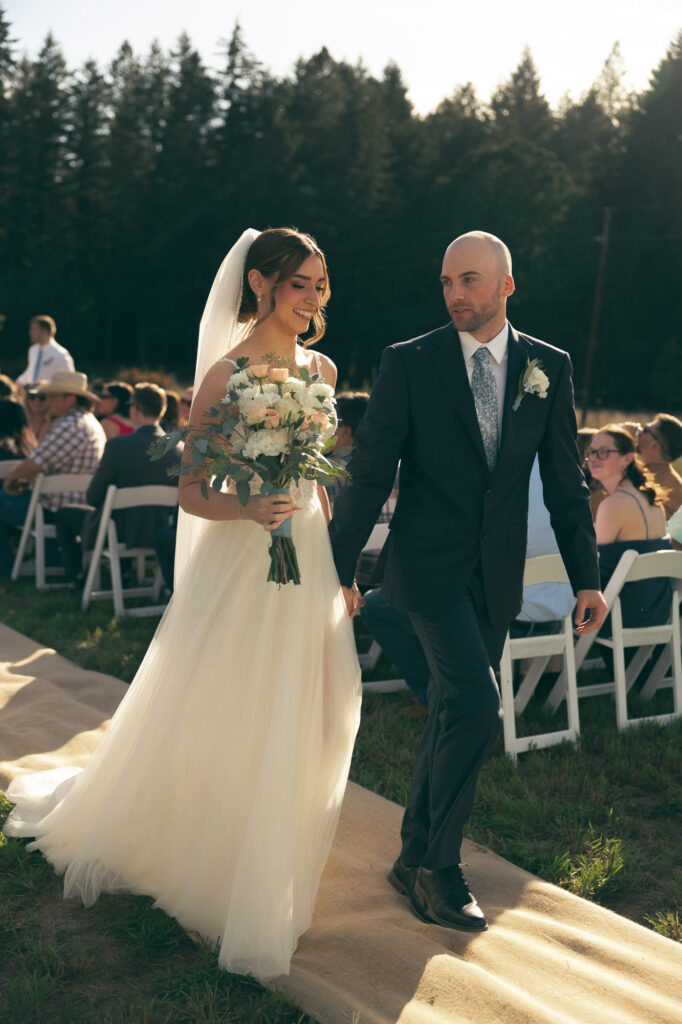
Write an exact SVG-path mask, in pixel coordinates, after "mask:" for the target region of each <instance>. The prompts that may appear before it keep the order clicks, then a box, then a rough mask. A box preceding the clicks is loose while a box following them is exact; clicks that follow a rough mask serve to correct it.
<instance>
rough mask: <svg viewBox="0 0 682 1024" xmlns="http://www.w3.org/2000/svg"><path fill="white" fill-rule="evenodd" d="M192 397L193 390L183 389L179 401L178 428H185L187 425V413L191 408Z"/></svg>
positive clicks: (190, 388)
mask: <svg viewBox="0 0 682 1024" xmlns="http://www.w3.org/2000/svg"><path fill="white" fill-rule="evenodd" d="M193 396H194V388H193V387H189V388H185V390H184V393H183V396H182V398H181V399H180V426H181V427H186V426H187V424H188V423H189V413H190V409H191V408H192V398H193Z"/></svg>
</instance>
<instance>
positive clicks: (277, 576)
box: [268, 487, 301, 584]
mask: <svg viewBox="0 0 682 1024" xmlns="http://www.w3.org/2000/svg"><path fill="white" fill-rule="evenodd" d="M270 493H271V494H286V495H287V496H288V494H289V489H288V488H286V487H285V488H277V489H276V490H273V491H271V492H270ZM270 536H271V537H272V542H271V544H270V572H269V573H268V582H272V583H296V584H298V583H300V582H301V572H300V569H299V567H298V559H297V557H296V547H295V545H294V540H293V537H294V520H293V516H292V517H291V518H289V519H285V520H284V522H283V523H280V525H279V526H278V527H277V529H276V530H272V532H271V533H270Z"/></svg>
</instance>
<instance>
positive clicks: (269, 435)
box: [156, 358, 348, 584]
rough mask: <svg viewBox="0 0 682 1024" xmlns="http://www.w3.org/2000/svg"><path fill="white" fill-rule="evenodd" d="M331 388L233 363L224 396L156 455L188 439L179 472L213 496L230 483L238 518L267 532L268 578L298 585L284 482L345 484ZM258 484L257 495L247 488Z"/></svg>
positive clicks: (277, 370) (304, 374)
mask: <svg viewBox="0 0 682 1024" xmlns="http://www.w3.org/2000/svg"><path fill="white" fill-rule="evenodd" d="M333 394H334V391H333V388H331V387H330V386H329V385H328V384H325V383H324V381H323V380H322V379H321V378H320V377H319V376H318V375H317V374H314V375H312V376H311V374H310V373H309V371H308V370H307V369H305V368H303V369H301V370H300V377H296V376H292V375H291V374H290V373H289V370H288V369H287V368H286V367H284V366H273V367H270V366H268V365H267V364H256V365H253V366H252V365H249V360H248V359H246V358H242V359H239V360H237V370H236V372H235V373H233V374H232V376H231V377H230V379H229V381H228V383H227V392H226V394H225V397H224V398H222V399H221V400H220V402H219V404H217V405H212V406H211V407H210V408H209V410H208V412H207V414H206V423H205V424H204V425H203V426H199V427H189V428H184V430H181V431H174V432H173V433H172V434H170V435H169V436H168V437H167V438H165V439H164V441H163V442H161V443H160V444H159V446H158V449H157V454H156V457H157V458H158V457H160V456H161V454H163V452H165V451H166V450H167V449H168V448H169V447H173V446H174V445H175V444H177V442H178V440H180V438H181V437H183V436H185V435H187V437H188V441H187V444H188V446H189V449H190V459H189V461H188V462H186V464H185V465H183V467H182V468H181V469H180V471H179V472H180V473H181V474H187V473H190V474H194V475H195V476H199V475H200V477H201V481H200V486H201V493H202V494H203V496H204V498H206V499H208V496H209V491H208V488H209V486H210V487H212V488H213V490H214V491H216V492H221V491H222V490H223V487H224V485H225V484H226V482H231V483H232V484H233V485H234V487H235V490H236V492H237V498H238V501H239V506H240V511H241V510H242V509H243V510H244V511H243V513H242V517H243V518H249V519H252V520H253V521H255V522H258V523H260V524H261V525H262V526H263V527H264V528H265V529H266V530H268V531H270V532H271V534H272V543H271V545H270V571H269V573H268V580H271V581H273V582H275V583H280V584H282V583H290V582H291V583H294V584H298V583H300V581H301V575H300V570H299V566H298V560H297V558H296V548H295V546H294V541H293V536H292V522H291V516H292V515H293V513H294V512H295V511H297V506H295V505H294V503H293V502H292V500H291V498H290V496H289V485H290V484H291V483H292V482H293V483H298V482H299V481H300V480H301V479H304V480H314V481H317V482H318V483H320V484H323V485H328V484H331V483H333V482H334V481H336V480H339V479H342V480H347V479H348V473H347V470H346V469H345V468H344V466H343V464H342V462H341V457H342V456H343V455H344V454H346V452H345V451H344V450H337V451H335V453H334V455H333V456H332V455H331V449H332V448H333V447H334V437H333V435H334V433H335V431H336V426H337V419H336V410H335V406H334V398H333ZM252 481H255V482H256V484H259V492H260V493H259V495H252V494H251V484H252Z"/></svg>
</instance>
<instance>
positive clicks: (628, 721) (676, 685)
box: [597, 551, 682, 730]
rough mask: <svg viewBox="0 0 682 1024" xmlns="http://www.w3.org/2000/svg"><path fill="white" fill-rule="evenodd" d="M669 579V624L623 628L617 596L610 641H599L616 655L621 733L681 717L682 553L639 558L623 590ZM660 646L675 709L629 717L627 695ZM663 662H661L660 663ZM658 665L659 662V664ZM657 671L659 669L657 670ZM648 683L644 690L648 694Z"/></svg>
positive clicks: (615, 671) (647, 555)
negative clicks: (630, 652) (628, 653)
mask: <svg viewBox="0 0 682 1024" xmlns="http://www.w3.org/2000/svg"><path fill="white" fill-rule="evenodd" d="M666 578H667V579H670V580H671V581H673V587H672V598H671V602H670V617H669V621H668V622H667V623H665V624H663V625H660V626H634V627H628V626H623V613H622V609H621V601H620V597H619V596H616V597H615V599H614V601H613V607H612V609H611V637H610V638H607V637H602V636H600V637H598V638H597V640H598V643H600V644H603V645H604V646H605V647H609V648H610V649H611V650H612V651H613V676H614V678H613V683H612V684H611V685H612V687H613V689H614V691H615V696H616V724H617V726H618V728H619V729H621V730H622V729H627V728H628V726H631V725H639V724H641V723H642V722H657V723H658V724H659V725H665V724H666V723H668V722H672V721H674V719H676V718H679V717H680V715H682V650H681V648H680V591H681V590H682V551H653V552H651V553H650V554H646V555H639V556H638V557H637V558H636V559H635V561H634V562H633V563H632V565H631V566H630V568H629V570H628V573H627V576H626V577H625V580H624V581H623V586H625V585H627V584H628V583H636V582H639V581H640V580H650V579H666ZM659 644H665V646H666V647H667V648H668V649H669V655H670V660H671V665H672V678H671V685H672V690H673V708H674V710H673V711H672V712H671V713H669V714H660V715H645V716H643V717H640V718H630V717H629V716H628V693H629V691H630V690H631V689H632V687H633V685H634V683H635V682H636V680H637V678H638V677H639V675H640V674H641V672H642V669H643V668H644V666H645V664H646V662H647V661H648V660H649V657H650V655H651V652H652V650H653V649H654V647H656V646H657V645H659ZM627 647H637V648H639V650H638V651H637V654H636V655H635V657H634V658H633V659H632V660H631V662H630V664H629V665H628V669H627V671H626V668H625V649H626V648H627ZM658 661H659V662H660V661H661V658H659V659H658ZM657 664H658V662H657ZM654 671H656V666H654ZM661 682H662V680H661V679H660V678H658V677H657V679H656V685H655V686H654V687H653V688H650V689H649V690H648V691H647V696H649V697H650V696H653V692H655V689H658V687H659V686H660V685H661ZM648 686H649V680H648V679H647V682H646V684H645V686H644V689H645V690H647V688H648Z"/></svg>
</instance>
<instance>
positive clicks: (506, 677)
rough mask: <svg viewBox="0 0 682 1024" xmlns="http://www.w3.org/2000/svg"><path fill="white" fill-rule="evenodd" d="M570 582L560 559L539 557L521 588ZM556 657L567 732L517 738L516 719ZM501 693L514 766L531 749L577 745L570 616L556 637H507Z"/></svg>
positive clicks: (507, 744) (529, 564)
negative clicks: (520, 670)
mask: <svg viewBox="0 0 682 1024" xmlns="http://www.w3.org/2000/svg"><path fill="white" fill-rule="evenodd" d="M569 582H570V581H569V579H568V575H567V573H566V569H565V567H564V563H563V562H562V560H561V555H540V556H538V557H537V558H529V559H528V560H527V562H526V568H525V571H524V576H523V584H524V586H532V585H533V584H536V583H569ZM556 654H559V655H561V656H562V658H563V661H564V674H565V677H566V681H567V690H566V692H567V710H568V728H566V729H555V730H553V731H552V732H546V733H541V734H538V735H535V736H517V734H516V717H517V715H520V714H521V713H522V712H523V710H524V709H525V707H526V705H527V704H528V701H529V700H530V698H531V697H532V696H533V694H534V692H535V689H536V687H537V685H538V683H539V681H540V678H541V676H542V673H543V672H544V671H545V669H546V667H547V663H548V662H549V659H550V658H551V657H552V656H553V655H556ZM522 658H523V659H527V658H530V659H532V664H531V665H530V667H529V668H528V670H527V672H526V673H525V675H524V678H523V680H522V682H521V685H520V687H519V689H518V692H517V693H516V696H515V695H514V668H513V663H514V662H515V661H520V660H521V659H522ZM500 690H501V693H502V709H503V716H502V727H503V733H504V748H505V750H506V752H507V754H509V756H510V757H511V758H512V760H513V761H514V762H516V759H517V754H520V753H522V752H523V751H526V750H530V749H531V748H533V747H537V748H540V747H549V746H552V745H553V744H554V743H561V742H562V740H570V741H571V742H572V743H575V742H576V740H577V739H578V736H579V735H580V720H579V716H578V697H577V694H576V675H575V657H574V648H573V622H572V612H571V613H569V614H568V615H567V616H566V617H565V618H564V619H563V620H562V625H561V630H560V632H558V633H550V634H538V635H536V636H528V637H518V638H515V639H512V638H511V637H510V636H509V634H507V639H506V641H505V644H504V650H503V652H502V659H501V662H500Z"/></svg>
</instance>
